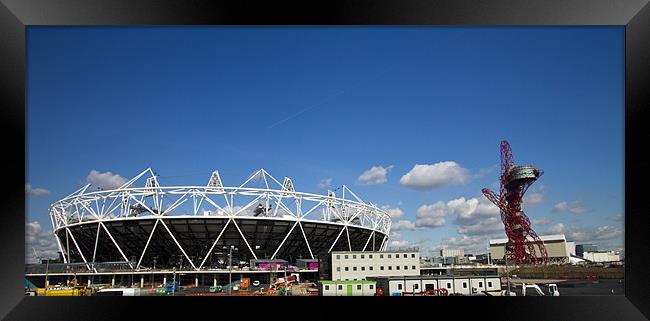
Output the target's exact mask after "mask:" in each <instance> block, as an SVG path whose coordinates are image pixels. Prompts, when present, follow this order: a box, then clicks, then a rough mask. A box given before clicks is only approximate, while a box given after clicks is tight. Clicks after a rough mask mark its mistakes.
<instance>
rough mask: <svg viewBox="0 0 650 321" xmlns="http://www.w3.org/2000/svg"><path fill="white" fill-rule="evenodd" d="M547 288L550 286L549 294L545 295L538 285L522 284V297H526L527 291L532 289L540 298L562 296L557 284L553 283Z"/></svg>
mask: <svg viewBox="0 0 650 321" xmlns="http://www.w3.org/2000/svg"><path fill="white" fill-rule="evenodd" d="M547 286H548V292H547V293H544V291H542V289H540V287H539V286H538V285H537V284H528V285H526V283H522V284H521V295H523V296H526V290H528V289H531V288H532V289H534V290H535V292H537V294H539V295H540V296H545V295H549V296H560V291H559V290H558V288H557V284H555V283H551V284H548V285H547Z"/></svg>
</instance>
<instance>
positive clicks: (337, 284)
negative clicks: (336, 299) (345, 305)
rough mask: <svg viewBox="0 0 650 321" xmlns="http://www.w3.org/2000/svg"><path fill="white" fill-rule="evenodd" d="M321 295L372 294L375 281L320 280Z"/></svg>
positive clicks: (374, 291)
mask: <svg viewBox="0 0 650 321" xmlns="http://www.w3.org/2000/svg"><path fill="white" fill-rule="evenodd" d="M320 283H321V293H322V295H323V296H374V295H375V293H377V288H376V282H375V281H363V280H359V281H321V282H320Z"/></svg>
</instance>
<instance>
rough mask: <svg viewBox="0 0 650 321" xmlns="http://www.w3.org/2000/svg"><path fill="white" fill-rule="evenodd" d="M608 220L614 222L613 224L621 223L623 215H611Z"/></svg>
mask: <svg viewBox="0 0 650 321" xmlns="http://www.w3.org/2000/svg"><path fill="white" fill-rule="evenodd" d="M607 219H608V220H610V221H614V222H622V221H623V215H620V214H619V215H611V216H608V217H607Z"/></svg>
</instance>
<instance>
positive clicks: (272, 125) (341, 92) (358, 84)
mask: <svg viewBox="0 0 650 321" xmlns="http://www.w3.org/2000/svg"><path fill="white" fill-rule="evenodd" d="M395 66H396V65H393V66H392V67H389V68H386V69H384V70H383V71H382V72H380V73H378V74H377V75H375V76H374V77H372V78H370V79H368V82H369V81H372V80H375V79H377V78H379V77H380V76H382V75H384V74H385V73H386V72H388V71H389V70H391V69H394V68H395ZM362 83H363V82H358V83H356V84H354V85H352V86H350V87H348V88H345V89H343V90H340V91H338V92H336V93H334V94H332V95H330V96H328V97H326V98H325V99H323V100H321V101H320V102H318V103H316V104H313V105H311V106H308V107H307V108H303V109H301V110H299V111H298V112H296V113H295V114H292V115H290V116H289V117H287V118H285V119H282V120H279V121H277V122H275V123H273V124H271V125H270V126H269V127H268V129H271V128H273V127H275V126H278V125H280V124H282V123H284V122H286V121H289V120H291V119H293V118H295V117H298V116H300V115H302V114H303V113H305V112H307V111H310V110H312V109H314V108H317V107H320V106H322V105H324V104H325V103H327V102H328V101H330V100H332V99H333V98H336V97H338V96H340V95H342V94H344V93H346V92H348V91H350V90H351V89H354V88H357V87H359V86H360V85H361V84H362Z"/></svg>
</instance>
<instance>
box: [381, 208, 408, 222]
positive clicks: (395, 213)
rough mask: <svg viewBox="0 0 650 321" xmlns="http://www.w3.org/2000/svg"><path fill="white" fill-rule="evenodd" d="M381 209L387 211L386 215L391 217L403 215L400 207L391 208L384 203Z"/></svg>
mask: <svg viewBox="0 0 650 321" xmlns="http://www.w3.org/2000/svg"><path fill="white" fill-rule="evenodd" d="M381 209H382V210H384V211H386V212H388V215H389V216H390V218H392V219H396V218H400V217H402V215H404V211H402V209H401V208H391V207H390V206H389V205H384V206H382V207H381Z"/></svg>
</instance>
